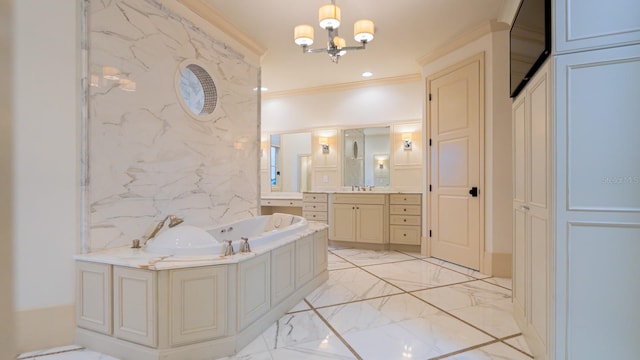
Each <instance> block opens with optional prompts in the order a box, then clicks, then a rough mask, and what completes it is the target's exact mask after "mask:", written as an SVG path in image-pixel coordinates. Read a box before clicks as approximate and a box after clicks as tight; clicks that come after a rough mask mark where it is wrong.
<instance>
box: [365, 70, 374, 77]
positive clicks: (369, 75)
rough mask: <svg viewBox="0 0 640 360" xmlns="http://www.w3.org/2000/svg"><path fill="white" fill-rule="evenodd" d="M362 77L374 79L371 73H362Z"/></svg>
mask: <svg viewBox="0 0 640 360" xmlns="http://www.w3.org/2000/svg"><path fill="white" fill-rule="evenodd" d="M362 76H363V77H372V76H373V73H372V72H371V71H365V72H363V73H362Z"/></svg>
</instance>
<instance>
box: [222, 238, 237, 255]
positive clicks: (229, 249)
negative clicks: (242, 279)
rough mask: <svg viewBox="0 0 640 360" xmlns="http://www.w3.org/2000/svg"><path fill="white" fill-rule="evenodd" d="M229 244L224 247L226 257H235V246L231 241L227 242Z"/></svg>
mask: <svg viewBox="0 0 640 360" xmlns="http://www.w3.org/2000/svg"><path fill="white" fill-rule="evenodd" d="M225 241H226V242H227V245H225V247H224V256H233V255H235V252H234V251H233V244H232V243H231V240H225Z"/></svg>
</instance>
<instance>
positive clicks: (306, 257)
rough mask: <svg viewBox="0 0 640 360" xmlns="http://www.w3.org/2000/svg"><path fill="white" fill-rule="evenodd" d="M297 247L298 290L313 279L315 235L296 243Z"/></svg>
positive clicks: (296, 272)
mask: <svg viewBox="0 0 640 360" xmlns="http://www.w3.org/2000/svg"><path fill="white" fill-rule="evenodd" d="M295 245H296V271H295V274H296V276H295V277H296V288H299V287H300V286H302V285H304V284H306V283H307V282H309V280H311V279H313V270H314V269H313V250H314V246H313V235H308V236H306V237H304V238H302V239H300V240H298V241H296V243H295Z"/></svg>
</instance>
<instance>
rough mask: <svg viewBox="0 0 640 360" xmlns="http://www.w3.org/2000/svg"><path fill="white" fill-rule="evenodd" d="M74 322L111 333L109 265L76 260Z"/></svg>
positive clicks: (87, 327)
mask: <svg viewBox="0 0 640 360" xmlns="http://www.w3.org/2000/svg"><path fill="white" fill-rule="evenodd" d="M76 323H77V324H78V326H79V327H82V328H85V329H90V330H93V331H97V332H101V333H103V334H108V335H111V265H108V264H98V263H91V262H84V261H77V262H76Z"/></svg>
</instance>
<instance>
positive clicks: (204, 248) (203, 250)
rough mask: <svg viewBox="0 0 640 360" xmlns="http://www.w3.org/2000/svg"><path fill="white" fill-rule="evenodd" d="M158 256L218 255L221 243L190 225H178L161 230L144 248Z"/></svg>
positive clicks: (220, 250)
mask: <svg viewBox="0 0 640 360" xmlns="http://www.w3.org/2000/svg"><path fill="white" fill-rule="evenodd" d="M145 251H146V252H149V253H152V254H159V255H183V256H184V255H187V256H188V255H220V254H221V252H222V243H220V242H219V241H218V240H216V239H215V238H214V237H213V236H212V235H211V234H209V233H208V232H206V231H204V230H203V229H201V228H199V227H195V226H191V225H178V226H176V227H174V228H170V229H167V230H163V231H161V232H160V234H158V235H157V236H156V237H155V238H154V239H153V240H150V241H149V242H148V243H147V245H146V248H145Z"/></svg>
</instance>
